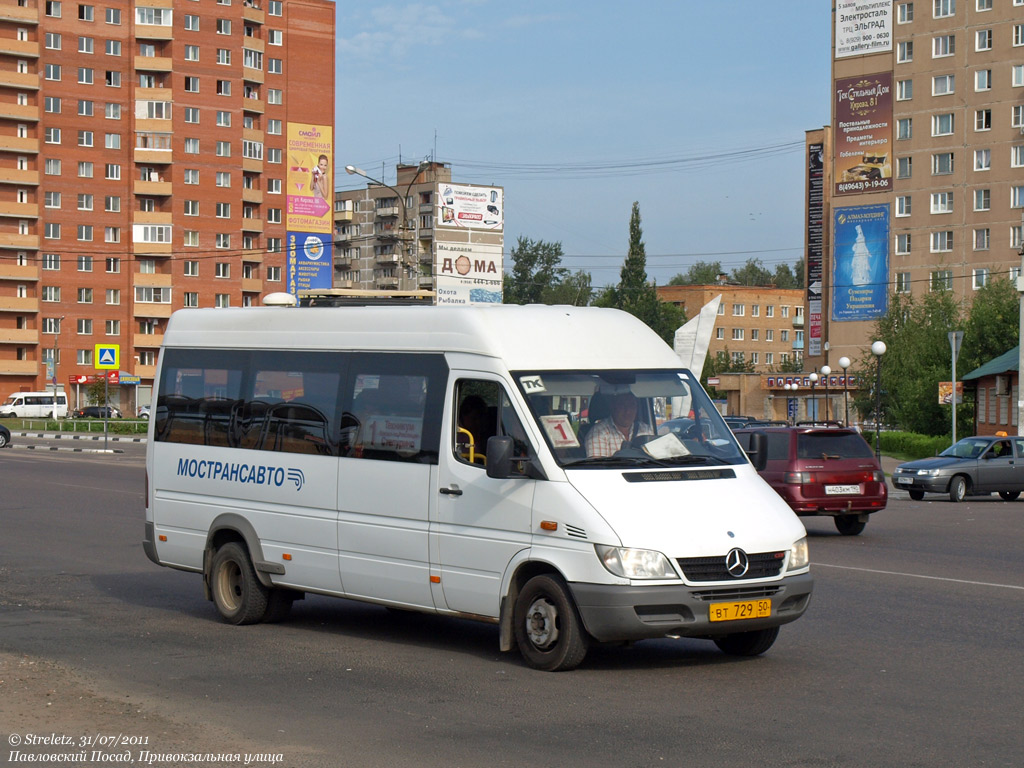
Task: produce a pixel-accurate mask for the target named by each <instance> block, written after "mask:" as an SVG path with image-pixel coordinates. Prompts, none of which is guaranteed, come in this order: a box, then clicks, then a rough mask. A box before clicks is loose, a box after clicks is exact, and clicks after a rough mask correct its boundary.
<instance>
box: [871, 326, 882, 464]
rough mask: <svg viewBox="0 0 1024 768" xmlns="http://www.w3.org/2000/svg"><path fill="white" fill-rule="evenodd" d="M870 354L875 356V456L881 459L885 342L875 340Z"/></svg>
mask: <svg viewBox="0 0 1024 768" xmlns="http://www.w3.org/2000/svg"><path fill="white" fill-rule="evenodd" d="M871 354H873V355H874V356H875V458H876V459H878V460H879V461H881V459H882V355H884V354H885V342H884V341H876V342H875V343H874V344H872V345H871Z"/></svg>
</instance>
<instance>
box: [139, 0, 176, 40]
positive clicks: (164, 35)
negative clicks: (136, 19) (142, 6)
mask: <svg viewBox="0 0 1024 768" xmlns="http://www.w3.org/2000/svg"><path fill="white" fill-rule="evenodd" d="M147 5H152V3H147ZM133 31H134V33H135V37H136V38H138V39H139V40H173V39H174V27H171V26H167V25H165V24H136V25H135V27H134V30H133Z"/></svg>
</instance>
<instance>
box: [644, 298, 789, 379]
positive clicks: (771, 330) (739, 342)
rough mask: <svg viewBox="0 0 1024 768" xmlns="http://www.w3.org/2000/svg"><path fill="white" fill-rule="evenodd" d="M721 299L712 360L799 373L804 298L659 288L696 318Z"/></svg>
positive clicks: (669, 300)
mask: <svg viewBox="0 0 1024 768" xmlns="http://www.w3.org/2000/svg"><path fill="white" fill-rule="evenodd" d="M718 295H721V296H722V301H721V303H720V304H719V305H718V318H717V320H716V322H715V331H714V334H713V336H712V338H711V343H710V346H709V347H708V359H709V360H710V359H714V358H715V356H716V355H718V353H720V352H721V353H723V354H727V355H729V357H730V358H731V359H732V361H733V362H737V363H750V364H752V365H753V370H754V371H755V372H758V373H768V372H772V371H780V370H799V369H798V368H795V367H794V366H796V365H799V363H800V362H801V360H802V359H803V352H804V298H803V296H804V294H803V291H802V290H799V289H795V288H776V287H775V286H747V285H729V284H727V283H722V284H715V285H660V286H658V298H659V299H661V300H662V301H664V302H668V303H670V304H675V305H676V306H678V307H681V308H682V309H683V310H684V311H685V312H686V316H687V317H694V316H696V314H697V313H698V312H700V310H701V307H703V306H704V305H705V304H707V303H708V302H709V301H712V300H713V299H714V298H715V297H716V296H718Z"/></svg>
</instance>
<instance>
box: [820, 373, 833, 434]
mask: <svg viewBox="0 0 1024 768" xmlns="http://www.w3.org/2000/svg"><path fill="white" fill-rule="evenodd" d="M830 373H832V369H831V368H829V367H828V366H827V365H823V366H821V378H822V381H824V382H825V421H828V376H829V374H830Z"/></svg>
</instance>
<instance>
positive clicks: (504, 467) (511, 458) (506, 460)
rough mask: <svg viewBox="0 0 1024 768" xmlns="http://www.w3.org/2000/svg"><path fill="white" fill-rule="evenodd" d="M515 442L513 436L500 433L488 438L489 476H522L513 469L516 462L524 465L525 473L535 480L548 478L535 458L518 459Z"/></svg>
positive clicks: (501, 477) (502, 478)
mask: <svg viewBox="0 0 1024 768" xmlns="http://www.w3.org/2000/svg"><path fill="white" fill-rule="evenodd" d="M514 453H515V444H514V442H513V441H512V438H511V437H508V436H507V435H499V436H496V437H491V438H488V440H487V476H488V477H493V478H496V479H498V480H504V479H506V478H509V477H522V474H520V473H519V472H515V471H513V470H514V468H515V465H516V464H521V465H522V466H523V470H522V472H523V474H525V476H526V477H531V478H533V479H534V480H547V476H546V475H545V474H544V471H543V470H542V469H540V467H538V466H537V462H536V461H535V460H534V459H533V458H529V459H517V458H516V457H515V455H514Z"/></svg>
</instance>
